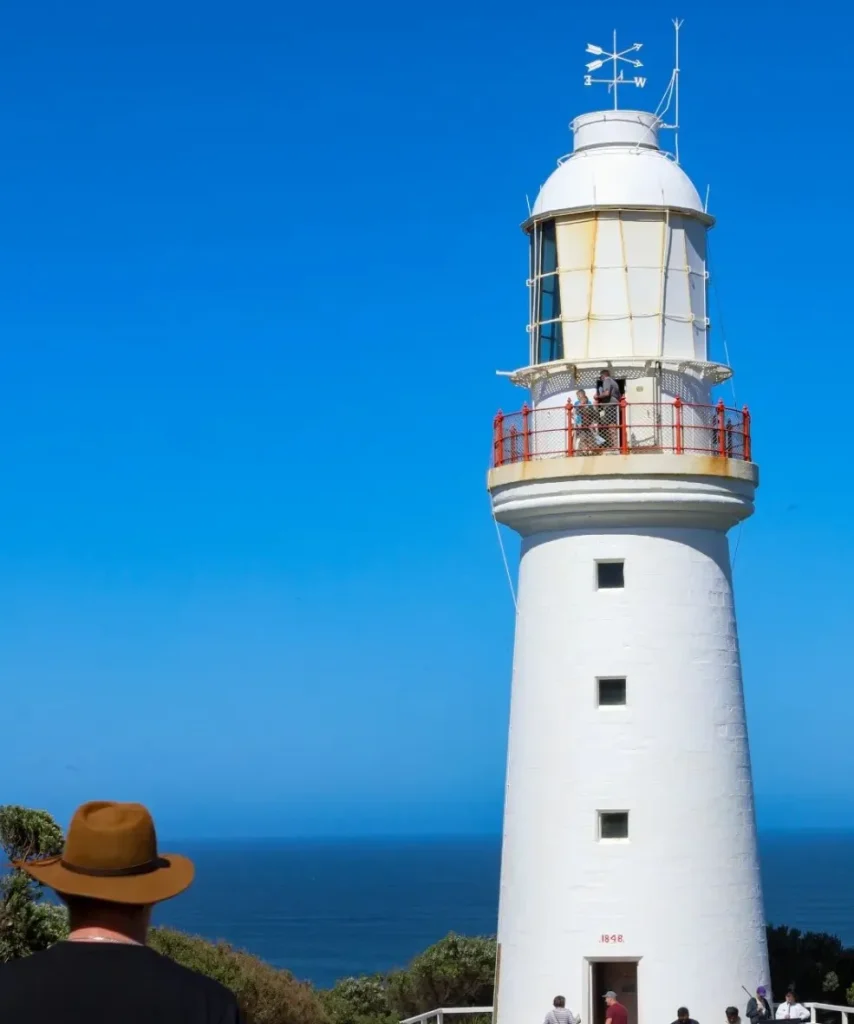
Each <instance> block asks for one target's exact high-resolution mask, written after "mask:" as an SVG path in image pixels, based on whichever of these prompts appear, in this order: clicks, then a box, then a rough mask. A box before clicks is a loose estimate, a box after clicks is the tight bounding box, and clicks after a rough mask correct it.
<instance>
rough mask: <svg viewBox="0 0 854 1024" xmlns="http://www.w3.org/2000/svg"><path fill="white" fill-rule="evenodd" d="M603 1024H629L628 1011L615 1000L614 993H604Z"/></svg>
mask: <svg viewBox="0 0 854 1024" xmlns="http://www.w3.org/2000/svg"><path fill="white" fill-rule="evenodd" d="M605 1006H606V1007H607V1009H606V1010H605V1024H629V1011H628V1010H627V1009H626V1008H625V1006H623V1004H622V1003H621V1002H620V1001H619V999H617V993H616V992H606V993H605Z"/></svg>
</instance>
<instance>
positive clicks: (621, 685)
mask: <svg viewBox="0 0 854 1024" xmlns="http://www.w3.org/2000/svg"><path fill="white" fill-rule="evenodd" d="M625 703H626V680H625V678H623V679H600V680H599V707H600V708H602V707H616V706H617V705H618V704H625Z"/></svg>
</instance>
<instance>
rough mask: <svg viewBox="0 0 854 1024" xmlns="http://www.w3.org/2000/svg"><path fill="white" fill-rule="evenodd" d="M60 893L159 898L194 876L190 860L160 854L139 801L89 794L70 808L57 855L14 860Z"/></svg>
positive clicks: (111, 899)
mask: <svg viewBox="0 0 854 1024" xmlns="http://www.w3.org/2000/svg"><path fill="white" fill-rule="evenodd" d="M15 867H17V868H22V869H23V870H24V871H26V872H27V874H29V875H32V877H33V878H35V879H36V881H38V882H42V883H44V885H47V886H49V887H50V888H51V889H55V890H56V891H57V892H58V893H60V894H62V895H65V896H86V897H88V898H89V899H94V900H106V901H107V902H108V903H133V904H144V903H159V902H160V901H161V900H168V899H171V898H172V897H173V896H177V895H178V893H179V892H183V891H184V890H185V889H186V888H187V887H188V886H189V884H190V883H191V882H192V881H193V875H194V874H195V868H194V867H193V862H192V861H191V860H188V859H187V858H186V857H181V856H180V855H179V854H177V853H167V854H163V855H162V856H160V855H159V854H158V853H157V835H156V834H155V831H154V821H153V820H152V817H151V815H150V814H149V812H148V811H147V810H146V808H145V807H143V806H142V804H118V803H113V802H112V801H109V800H92V801H91V802H90V803H88V804H83V805H82V806H80V807H78V808H77V810H76V811H75V812H74V817H73V818H72V819H71V824H70V825H69V826H68V838H67V839H66V841H65V850H64V851H63V854H62V856H61V857H49V858H46V859H44V860H23V861H18V862H16V863H15Z"/></svg>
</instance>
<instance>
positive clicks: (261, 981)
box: [148, 928, 329, 1024]
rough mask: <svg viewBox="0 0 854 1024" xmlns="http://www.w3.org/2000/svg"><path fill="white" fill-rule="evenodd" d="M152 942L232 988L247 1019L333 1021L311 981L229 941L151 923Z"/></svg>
mask: <svg viewBox="0 0 854 1024" xmlns="http://www.w3.org/2000/svg"><path fill="white" fill-rule="evenodd" d="M148 944H149V945H150V946H151V948H152V949H156V950H157V952H158V953H162V954H163V955H164V956H168V957H169V958H170V959H172V960H175V961H177V962H178V963H179V964H183V965H184V967H189V968H190V969H191V970H194V971H199V972H200V973H202V974H206V975H207V976H208V977H209V978H214V979H216V981H219V982H221V983H222V984H223V985H225V986H226V987H227V988H230V989H231V990H232V992H234V994H235V995H236V996H237V1000H238V1002H239V1003H240V1006H241V1009H242V1010H243V1013H244V1015H245V1017H246V1024H329V1017H328V1016H327V1014H326V1011H325V1010H324V1007H323V1004H322V1003H321V1001H320V999H319V998H318V995H317V993H316V992H315V991H314V989H313V988H312V987H311V986H310V985H307V984H305V983H304V982H301V981H297V980H296V978H294V976H293V975H292V974H290V973H289V972H288V971H279V970H277V969H276V968H275V967H271V966H270V965H269V964H266V963H264V961H263V960H259V959H258V957H254V956H250V955H249V954H248V953H243V952H241V951H240V950H236V949H233V948H232V947H231V946H229V945H228V944H227V943H225V942H208V941H207V940H206V939H202V938H199V937H198V936H195V935H185V934H184V933H183V932H176V931H173V930H172V929H171V928H152V930H151V931H150V932H149V937H148Z"/></svg>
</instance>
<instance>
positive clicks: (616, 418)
mask: <svg viewBox="0 0 854 1024" xmlns="http://www.w3.org/2000/svg"><path fill="white" fill-rule="evenodd" d="M622 397H623V396H622V394H621V392H620V385H619V384H618V383H617V382H616V381H615V380H614V378H613V377H612V376H611V371H610V370H603V371H602V372H601V373H600V374H599V379H598V380H597V381H596V405H597V406H599V413H600V416H601V420H602V423H603V424H604V425H605V426H604V429H603V431H602V433H603V434H604V435H605V439H606V441H607V443H608V445H609V447H611V448H616V447H617V426H618V425H619V422H620V399H621V398H622Z"/></svg>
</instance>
